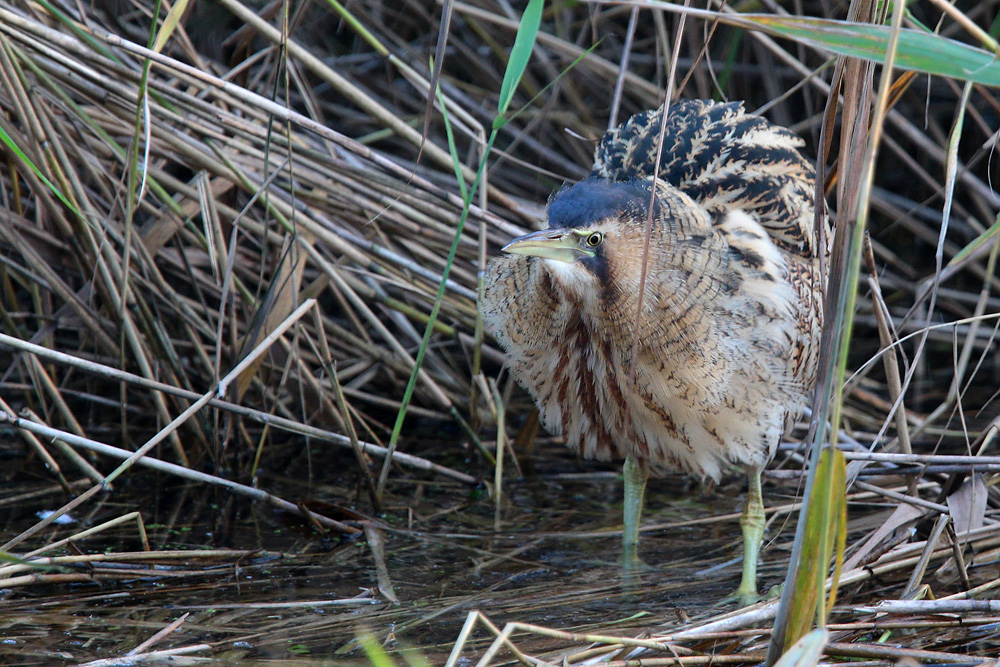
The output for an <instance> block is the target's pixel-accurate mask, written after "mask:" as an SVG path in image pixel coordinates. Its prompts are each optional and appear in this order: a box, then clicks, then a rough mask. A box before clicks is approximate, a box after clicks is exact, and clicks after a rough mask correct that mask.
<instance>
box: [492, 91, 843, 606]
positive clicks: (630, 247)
mask: <svg viewBox="0 0 1000 667" xmlns="http://www.w3.org/2000/svg"><path fill="white" fill-rule="evenodd" d="M664 114H666V118H665V119H664ZM661 125H665V127H664V128H663V139H662V142H663V145H662V151H661V152H660V153H659V154H660V156H661V157H660V164H659V167H658V168H657V165H656V158H657V154H658V150H657V148H658V143H659V141H660V135H661ZM804 144H805V142H804V141H803V140H802V139H801V138H800V137H798V136H797V135H796V134H794V133H793V132H792V131H790V130H788V129H786V128H784V127H781V126H778V125H776V124H773V123H771V122H770V121H768V120H767V119H765V118H763V117H761V116H758V115H754V114H751V113H748V112H746V111H745V109H744V107H743V104H742V103H741V102H725V103H723V102H712V101H705V100H676V101H673V102H672V103H671V104H669V105H666V109H665V108H664V107H660V108H659V109H653V110H648V111H643V112H640V113H638V114H636V115H634V116H632V117H631V118H630V119H628V120H627V121H625V122H624V123H622V124H621V125H619V126H618V127H616V128H614V129H611V130H609V131H608V132H607V133H606V134H605V135H604V137H603V138H602V139H601V140H600V142H599V143H598V145H597V148H596V150H595V156H594V163H593V167H592V169H591V173H590V175H589V176H588V177H587V178H585V179H583V180H581V181H579V182H577V183H574V184H571V185H567V186H564V187H562V188H561V189H559V190H558V191H556V192H555V193H554V194H553V195H552V196H551V197H550V199H549V202H548V204H547V208H546V218H547V219H546V221H545V222H547V225H546V226H545V227H544V228H543V229H541V230H540V231H535V232H532V233H529V234H526V235H524V236H521V237H518V238H515V239H513V240H512V241H510V242H509V243H508V244H507V245H505V246H504V247H503V248H502V250H503V253H502V254H501V255H499V256H497V257H495V258H493V259H491V260H490V262H489V263H488V264H487V266H486V268H485V270H484V272H483V288H482V294H481V298H480V300H479V304H478V305H479V310H480V313H481V315H482V319H483V324H484V328H485V330H486V331H487V332H488V333H489V334H490V335H492V337H493V338H494V340H496V341H497V342H498V343H499V344H500V346H501V347H502V348H504V350H505V351H506V353H507V361H506V364H507V367H508V368H509V369H510V371H511V374H512V375H513V376H514V377H515V378H516V379H517V381H518V382H519V383H520V384H522V385H523V386H524V387H525V388H526V389H527V390H528V392H529V393H530V394H531V395H532V397H533V398H534V401H535V403H536V405H537V407H538V411H539V415H540V417H541V420H542V423H543V425H544V426H545V428H546V429H547V430H548V431H550V432H552V433H555V434H562V436H563V438H564V439H565V442H566V444H567V445H568V446H569V447H571V448H572V449H574V450H576V451H577V452H578V453H579V454H580V455H582V456H583V457H584V458H588V459H598V460H610V459H615V460H621V459H624V467H623V477H624V487H625V492H624V503H623V531H622V532H623V538H622V540H623V554H624V557H625V562H626V563H637V562H639V560H638V557H637V548H638V533H639V521H640V518H641V512H642V506H643V496H644V493H645V488H646V482H647V480H648V478H649V477H650V476H651V475H652V476H654V477H657V476H662V475H665V474H667V473H669V472H670V471H680V472H686V473H690V474H693V475H695V476H700V477H701V478H703V479H704V478H710V479H713V480H716V481H717V480H719V479H720V477H721V476H722V474H723V473H724V472H725V471H727V470H732V469H734V468H736V469H740V468H741V469H743V470H744V471H745V472H746V475H747V479H748V491H747V499H746V502H745V503H744V507H743V511H742V514H741V517H740V526H741V529H742V533H743V570H742V578H741V581H740V585H739V587H738V588H737V590H736V592H735V593H734V597H736V598H738V599H739V600H741V601H742V602H743V603H745V604H750V603H752V602H754V601H756V600H758V599H759V596H758V594H757V562H758V555H759V550H760V545H761V542H762V540H763V535H764V527H765V514H764V505H763V498H762V494H761V471H762V470H763V469H764V467H765V466H766V465H767V463H768V462H769V461H770V460H771V459H772V458H773V456H774V454H775V451H776V449H777V445H778V443H779V441H780V439H781V437H782V436H783V434H784V433H785V432H787V430H788V429H790V427H791V425H793V424H794V420H795V419H796V418H797V416H798V415H799V414H801V411H802V409H803V407H805V406H806V405H807V401H808V400H809V396H810V394H811V391H812V389H813V387H814V385H815V378H816V367H817V358H818V347H819V345H818V341H819V336H820V330H821V327H822V321H823V282H824V281H823V275H822V271H823V267H824V266H825V262H824V261H823V259H822V257H823V255H825V254H827V251H826V250H824V248H825V247H827V244H826V242H825V239H828V238H829V233H828V231H827V226H828V221H827V217H826V214H825V208H821V215H820V216H819V218H818V219H817V217H816V215H815V214H816V204H815V170H814V167H813V165H812V164H811V163H810V161H809V160H807V159H806V158H805V157H804V156H803V155H802V153H801V152H800V148H801V147H802V146H804ZM820 206H821V207H822V206H823V202H822V200H820ZM817 223H818V224H817ZM647 227H648V244H647ZM821 230H822V231H823V232H824V233H823V234H821V233H820V231H821ZM640 295H641V296H640ZM640 298H641V304H640Z"/></svg>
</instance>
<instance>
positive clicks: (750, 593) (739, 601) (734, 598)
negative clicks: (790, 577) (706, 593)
mask: <svg viewBox="0 0 1000 667" xmlns="http://www.w3.org/2000/svg"><path fill="white" fill-rule="evenodd" d="M768 597H769V596H768V595H761V594H760V593H758V592H757V590H756V589H754V590H743V589H742V587H740V588H738V589H736V590H735V591H733V592H732V593H730V594H729V595H727V596H726V597H724V598H722V599H721V600H719V601H718V602H717V603H716V604H715V605H713V606H715V607H720V608H721V607H730V608H731V607H736V608H737V609H742V608H743V607H749V606H751V605H755V604H757V603H758V602H760V601H762V600H765V599H767V598H768Z"/></svg>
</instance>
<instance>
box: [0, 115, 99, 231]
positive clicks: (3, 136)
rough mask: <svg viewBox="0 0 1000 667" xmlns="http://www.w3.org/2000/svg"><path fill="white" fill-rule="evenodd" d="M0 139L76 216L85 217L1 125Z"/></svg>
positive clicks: (82, 218)
mask: <svg viewBox="0 0 1000 667" xmlns="http://www.w3.org/2000/svg"><path fill="white" fill-rule="evenodd" d="M0 141H2V142H3V143H4V144H5V145H6V146H7V148H9V149H10V150H11V152H12V153H14V155H16V156H17V158H18V159H19V160H20V161H21V162H22V163H23V164H24V165H25V166H26V167H28V169H31V171H33V172H35V176H37V177H38V178H39V179H41V181H42V183H45V185H46V186H47V187H48V188H49V190H52V194H54V195H55V196H56V197H58V198H59V201H61V202H62V203H63V204H65V205H66V208H68V209H69V210H71V211H73V213H75V214H76V216H77V217H78V218H80V219H81V220H84V219H85V218H84V217H83V214H82V213H80V211H79V210H77V208H76V206H74V205H73V202H71V201H70V200H69V199H67V198H66V195H64V194H63V193H62V190H60V189H59V188H57V187H56V186H55V184H54V183H53V182H52V181H50V180H49V179H48V178H46V177H45V174H43V173H42V172H41V170H40V169H39V168H38V167H37V166H35V163H34V162H32V161H31V159H30V158H29V157H28V156H27V155H25V154H24V151H22V150H21V148H20V147H19V146H18V145H17V144H16V143H14V139H13V138H12V137H11V136H10V135H9V134H7V133H6V132H5V131H4V129H3V128H2V127H0Z"/></svg>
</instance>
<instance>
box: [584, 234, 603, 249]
mask: <svg viewBox="0 0 1000 667" xmlns="http://www.w3.org/2000/svg"><path fill="white" fill-rule="evenodd" d="M603 240H604V234H602V233H600V232H594V233H593V234H591V235H590V236H588V237H587V245H588V246H590V247H591V248H593V247H595V246H599V245H601V241H603Z"/></svg>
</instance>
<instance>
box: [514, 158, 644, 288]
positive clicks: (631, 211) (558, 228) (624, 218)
mask: <svg viewBox="0 0 1000 667" xmlns="http://www.w3.org/2000/svg"><path fill="white" fill-rule="evenodd" d="M650 187H651V186H650V182H649V181H634V182H627V183H614V182H612V181H607V180H604V179H597V178H590V179H587V180H585V181H581V182H579V183H577V184H575V185H572V186H570V187H568V188H564V189H563V190H560V191H559V192H557V193H556V194H555V195H554V196H553V197H552V199H551V201H550V202H549V207H548V219H549V227H548V229H543V230H541V231H538V232H533V233H531V234H526V235H524V236H520V237H518V238H516V239H514V240H513V241H511V242H510V243H508V244H507V245H506V246H504V247H503V250H504V252H507V253H511V254H514V255H526V256H530V257H539V258H542V259H544V260H547V261H546V264H547V266H548V268H549V269H550V271H551V272H552V273H553V274H554V275H555V276H558V277H559V278H560V279H561V282H563V283H564V284H566V285H567V286H570V285H577V286H578V287H580V288H582V287H584V284H586V283H592V282H593V281H597V282H600V283H605V282H606V281H607V280H608V278H609V277H610V273H611V272H613V270H614V269H613V267H615V266H618V267H620V266H622V260H623V259H624V254H627V255H629V256H631V255H634V254H635V253H634V252H633V251H634V250H636V249H635V248H632V247H631V246H632V245H633V242H634V241H635V240H637V239H639V240H641V233H642V229H643V227H644V224H643V223H644V222H645V220H646V218H647V216H648V215H649V205H650ZM653 205H654V207H656V209H658V208H659V203H658V201H654V204H653ZM658 213H659V212H658V210H654V218H655V217H656V216H657V215H658ZM639 252H640V253H641V248H640V249H639ZM639 257H641V254H640V255H639Z"/></svg>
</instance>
